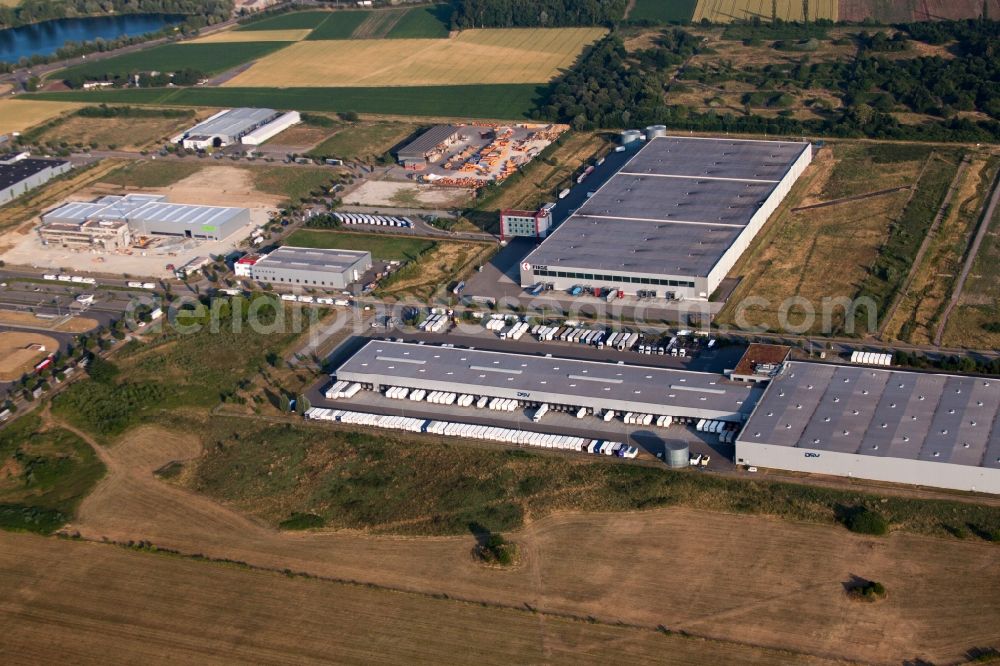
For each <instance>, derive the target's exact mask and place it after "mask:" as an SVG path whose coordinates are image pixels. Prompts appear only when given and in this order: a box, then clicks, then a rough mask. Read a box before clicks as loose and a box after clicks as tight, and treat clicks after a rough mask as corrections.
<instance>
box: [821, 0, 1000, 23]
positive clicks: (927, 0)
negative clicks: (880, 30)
mask: <svg viewBox="0 0 1000 666" xmlns="http://www.w3.org/2000/svg"><path fill="white" fill-rule="evenodd" d="M988 2H989V4H990V7H989V11H990V16H991V17H997V16H1000V0H988ZM838 4H839V5H840V20H841V21H851V22H853V23H860V22H862V21H864V20H865V19H872V20H873V21H874V22H876V23H883V24H890V23H907V22H909V21H936V20H947V19H966V18H977V17H979V16H980V15H981V14H982V11H983V3H982V2H981V1H980V0H893V1H890V0H839V3H838Z"/></svg>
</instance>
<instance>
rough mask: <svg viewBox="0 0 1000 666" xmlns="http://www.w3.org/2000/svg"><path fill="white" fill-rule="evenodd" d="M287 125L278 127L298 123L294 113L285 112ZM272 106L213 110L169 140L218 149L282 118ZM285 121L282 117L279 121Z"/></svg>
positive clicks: (184, 144) (183, 144)
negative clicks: (211, 114)
mask: <svg viewBox="0 0 1000 666" xmlns="http://www.w3.org/2000/svg"><path fill="white" fill-rule="evenodd" d="M285 116H287V122H288V124H285V125H284V126H282V127H281V129H285V128H286V127H288V126H289V125H291V124H294V122H298V120H299V118H298V114H297V113H295V114H294V116H291V115H290V114H285ZM285 116H282V114H281V113H279V112H278V111H275V110H274V109H253V108H240V109H226V110H224V111H220V112H218V113H216V114H215V115H214V116H211V117H209V118H206V119H205V120H203V121H201V122H200V123H198V124H197V125H195V126H194V127H191V128H188V129H186V130H184V131H183V132H181V133H180V134H178V135H177V136H175V137H173V138H172V139H171V142H172V143H179V144H181V145H182V146H184V147H185V148H192V149H195V150H205V149H207V148H220V147H222V146H228V145H231V144H234V143H239V142H240V140H241V139H242V138H243V137H245V136H248V135H251V134H252V133H253V132H254V131H255V130H258V129H260V128H263V127H264V126H266V125H268V124H269V123H271V122H273V121H275V120H278V119H279V118H283V119H284V118H285ZM284 122H286V120H283V123H284Z"/></svg>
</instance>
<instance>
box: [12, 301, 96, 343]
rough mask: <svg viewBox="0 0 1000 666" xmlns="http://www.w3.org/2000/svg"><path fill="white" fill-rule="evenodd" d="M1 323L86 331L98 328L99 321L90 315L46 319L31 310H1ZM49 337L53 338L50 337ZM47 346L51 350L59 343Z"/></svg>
mask: <svg viewBox="0 0 1000 666" xmlns="http://www.w3.org/2000/svg"><path fill="white" fill-rule="evenodd" d="M0 324H10V325H12V326H25V327H28V328H36V329H39V330H43V331H59V332H60V333H86V332H87V331H90V330H93V329H95V328H97V326H98V321H97V320H96V319H90V318H88V317H66V318H62V317H60V318H56V319H44V318H40V317H37V316H35V315H33V314H31V313H30V312H15V311H13V310H0ZM0 335H2V334H0ZM43 337H44V336H43ZM47 339H49V340H51V339H50V338H47ZM25 344H27V343H25ZM46 348H47V349H49V350H50V351H51V350H54V349H57V348H58V345H53V346H50V345H46Z"/></svg>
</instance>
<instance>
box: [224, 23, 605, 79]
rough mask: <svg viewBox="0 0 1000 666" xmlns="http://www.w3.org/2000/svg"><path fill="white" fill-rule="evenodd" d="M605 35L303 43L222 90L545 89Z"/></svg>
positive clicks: (475, 33) (557, 31)
mask: <svg viewBox="0 0 1000 666" xmlns="http://www.w3.org/2000/svg"><path fill="white" fill-rule="evenodd" d="M603 34H604V30H603V29H600V28H554V29H502V30H466V31H463V32H462V33H460V34H459V35H458V36H457V37H454V38H452V39H448V40H419V39H391V40H377V39H373V40H365V41H351V42H347V41H340V42H333V43H326V42H313V41H304V42H298V43H295V44H292V45H291V46H289V47H287V48H285V49H282V50H281V51H279V52H277V53H273V54H271V55H270V56H268V57H266V58H262V59H261V60H260V61H258V62H257V63H255V64H254V65H253V66H251V67H250V68H249V69H248V70H246V71H245V72H242V73H240V74H238V75H237V76H235V77H233V78H232V79H230V80H228V81H227V82H226V83H225V84H223V85H224V87H246V86H274V87H279V88H284V87H293V86H306V87H336V86H376V87H378V86H397V85H405V86H431V85H453V84H468V83H545V82H547V81H549V80H551V79H552V78H553V77H555V76H556V75H557V74H559V72H560V71H561V70H563V69H565V68H567V67H569V66H570V65H571V64H572V63H573V62H574V61H575V60H576V57H577V56H578V55H579V54H580V52H581V51H582V50H583V48H584V47H585V46H586V45H587V44H589V43H591V42H593V41H594V40H596V39H598V38H599V37H600V36H601V35H603ZM358 62H364V63H366V66H365V67H358V66H357V63H358Z"/></svg>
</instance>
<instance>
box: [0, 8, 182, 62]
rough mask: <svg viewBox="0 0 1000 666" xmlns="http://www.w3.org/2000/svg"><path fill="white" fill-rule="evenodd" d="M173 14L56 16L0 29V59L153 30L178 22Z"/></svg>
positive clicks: (15, 60) (8, 60)
mask: <svg viewBox="0 0 1000 666" xmlns="http://www.w3.org/2000/svg"><path fill="white" fill-rule="evenodd" d="M183 20H184V17H183V16H177V15H173V14H125V15H121V16H95V17H91V18H72V19H56V20H54V21H44V22H43V23H35V24H33V25H25V26H21V27H20V28H8V29H7V30H0V61H4V62H17V61H18V60H20V59H21V58H26V57H29V56H32V55H36V54H37V55H51V54H52V53H55V52H56V50H58V49H59V47H60V46H62V45H63V44H65V43H66V42H68V41H73V42H89V41H93V40H95V39H98V38H103V39H115V38H117V37H121V36H122V35H128V36H130V37H131V36H134V35H142V34H144V33H147V32H154V31H156V30H159V29H161V28H163V27H165V26H168V25H172V24H176V23H180V22H181V21H183Z"/></svg>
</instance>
